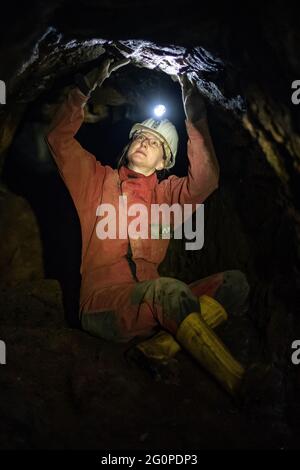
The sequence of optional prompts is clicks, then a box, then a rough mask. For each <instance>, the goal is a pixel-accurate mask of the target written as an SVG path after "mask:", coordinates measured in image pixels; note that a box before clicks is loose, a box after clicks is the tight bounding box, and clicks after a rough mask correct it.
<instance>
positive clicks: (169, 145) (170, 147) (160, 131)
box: [129, 118, 178, 169]
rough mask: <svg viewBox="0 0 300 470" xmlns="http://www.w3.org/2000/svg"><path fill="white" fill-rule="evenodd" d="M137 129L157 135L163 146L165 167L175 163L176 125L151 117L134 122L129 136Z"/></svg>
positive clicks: (176, 145) (170, 166) (166, 120)
mask: <svg viewBox="0 0 300 470" xmlns="http://www.w3.org/2000/svg"><path fill="white" fill-rule="evenodd" d="M137 131H146V132H150V133H151V134H153V135H155V136H156V137H158V138H159V139H160V140H161V141H162V143H163V146H164V149H165V153H166V156H167V164H166V167H165V168H167V169H169V168H172V166H174V165H175V158H176V154H177V147H178V134H177V131H176V127H175V126H174V124H172V123H171V122H170V121H168V119H163V120H156V119H153V118H150V119H146V121H143V122H141V123H139V122H138V123H136V124H134V125H133V127H132V128H131V131H130V133H129V138H130V139H131V137H132V136H133V134H134V133H135V132H137Z"/></svg>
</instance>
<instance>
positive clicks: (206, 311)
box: [199, 295, 228, 328]
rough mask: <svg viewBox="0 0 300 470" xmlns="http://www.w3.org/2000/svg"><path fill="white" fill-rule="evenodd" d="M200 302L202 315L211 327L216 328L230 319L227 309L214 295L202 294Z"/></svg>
mask: <svg viewBox="0 0 300 470" xmlns="http://www.w3.org/2000/svg"><path fill="white" fill-rule="evenodd" d="M199 304H200V311H201V316H202V318H203V320H204V321H205V322H206V323H207V324H208V326H210V328H216V327H217V326H219V325H221V324H222V323H224V322H225V321H226V320H228V315H227V313H226V310H225V309H224V307H223V306H222V305H221V304H220V303H219V302H218V301H217V300H216V299H214V298H213V297H209V296H208V295H201V297H199Z"/></svg>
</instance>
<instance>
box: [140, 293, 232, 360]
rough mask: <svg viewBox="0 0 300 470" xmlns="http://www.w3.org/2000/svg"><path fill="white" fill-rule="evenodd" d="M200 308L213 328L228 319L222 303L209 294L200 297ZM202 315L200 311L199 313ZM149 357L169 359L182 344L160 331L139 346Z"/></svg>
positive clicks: (204, 317) (204, 318)
mask: <svg viewBox="0 0 300 470" xmlns="http://www.w3.org/2000/svg"><path fill="white" fill-rule="evenodd" d="M199 304H200V310H201V315H202V318H203V320H204V321H205V322H206V323H207V324H208V326H210V327H211V328H216V327H217V326H218V325H220V324H221V323H224V321H226V320H227V318H228V315H227V313H226V311H225V309H224V308H223V307H222V305H221V304H220V303H219V302H217V301H216V300H215V299H213V298H212V297H209V296H208V295H202V296H201V297H199ZM198 315H200V313H198ZM135 347H136V348H137V349H139V351H141V352H142V354H144V355H145V356H147V357H148V358H149V359H154V360H161V361H165V362H166V361H168V360H169V359H170V358H172V357H174V356H175V354H176V353H177V352H178V351H180V349H181V346H180V345H179V344H178V342H177V341H176V339H175V338H174V336H172V335H171V334H170V333H168V332H167V331H164V330H162V331H160V332H159V333H157V334H156V335H155V336H153V337H152V338H150V339H147V340H145V341H143V342H141V343H139V344H138V345H137V346H135Z"/></svg>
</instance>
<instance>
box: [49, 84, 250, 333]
mask: <svg viewBox="0 0 300 470" xmlns="http://www.w3.org/2000/svg"><path fill="white" fill-rule="evenodd" d="M87 100H88V97H86V96H84V95H83V94H82V93H81V92H80V90H79V89H78V88H77V87H74V88H72V89H71V91H70V92H69V93H68V96H67V98H66V99H65V101H64V102H63V103H62V104H61V105H60V107H59V109H58V110H57V112H56V114H55V116H54V119H53V121H52V123H51V125H50V128H49V131H48V132H47V143H48V145H49V148H50V151H51V153H52V155H53V157H54V159H55V161H56V164H57V166H58V170H59V172H60V175H61V177H62V179H63V181H64V182H65V184H66V186H67V188H68V190H69V192H70V194H71V196H72V199H73V202H74V204H75V207H76V209H77V212H78V215H79V219H80V224H81V234H82V258H81V268H80V272H81V279H82V280H81V290H80V312H79V314H80V318H81V324H82V326H83V329H84V330H86V331H88V332H89V333H91V334H94V335H97V336H99V337H101V338H104V339H107V340H110V341H119V342H123V341H129V340H131V339H132V338H134V337H136V336H139V337H148V336H151V335H153V334H154V333H155V332H156V331H157V329H159V328H163V329H165V330H167V331H168V332H170V333H172V334H173V335H175V334H176V331H177V329H178V326H179V325H180V323H181V322H182V321H183V319H184V318H185V317H186V316H187V315H189V314H190V313H191V312H195V311H198V312H199V308H200V307H199V302H198V297H199V296H200V295H203V294H206V295H209V296H211V297H214V298H216V300H218V301H219V302H220V303H221V304H222V305H223V307H224V308H225V309H226V310H227V311H228V313H229V314H234V313H237V314H240V313H243V312H244V311H245V309H246V308H247V298H248V293H249V285H248V283H247V279H246V277H245V275H244V274H243V273H242V272H241V271H238V270H230V271H224V272H220V273H216V274H214V275H211V276H209V277H207V278H205V279H200V280H198V281H195V282H193V283H192V284H190V285H187V284H185V283H184V282H181V281H179V280H177V279H174V278H170V277H160V276H159V274H158V271H157V268H158V266H159V264H160V263H161V262H162V261H163V259H164V257H165V255H166V251H167V248H168V244H169V239H151V238H149V239H142V238H139V239H132V238H129V237H128V234H127V239H125V238H124V239H121V238H116V239H110V238H106V239H104V240H103V239H99V237H98V236H97V234H96V226H97V222H98V220H99V217H98V216H97V214H96V210H97V207H98V206H99V205H100V204H103V203H110V204H112V205H113V206H114V207H115V209H116V213H117V220H118V207H119V196H120V195H122V194H123V195H124V194H125V195H126V196H127V198H128V207H129V206H130V205H131V204H134V203H143V204H145V205H146V206H147V208H150V204H151V203H156V204H162V203H167V204H168V205H171V204H173V203H179V204H181V205H183V204H191V203H192V204H194V205H195V204H200V203H203V201H204V200H205V199H206V198H207V197H208V196H209V195H210V194H211V193H212V192H213V191H214V190H215V189H216V188H217V186H218V177H217V175H216V170H215V168H214V166H213V165H212V162H211V160H210V158H209V153H208V151H207V148H206V146H205V136H204V135H202V134H201V133H200V131H199V130H198V129H197V128H196V127H195V126H194V125H193V124H192V123H191V122H189V121H188V120H186V121H185V124H186V130H187V133H188V144H187V155H188V159H189V168H188V175H187V176H186V177H177V176H175V175H171V176H169V177H168V178H167V179H165V180H163V181H161V182H159V181H158V179H157V175H156V173H153V174H152V175H150V176H144V175H143V174H140V173H137V172H135V171H133V170H130V169H128V168H127V167H125V166H122V167H121V168H120V170H117V169H113V168H111V167H110V166H108V165H105V166H104V165H102V164H101V163H100V162H99V161H97V160H96V158H95V156H94V155H92V154H91V153H89V152H88V151H86V150H85V149H84V148H82V146H81V145H80V144H79V142H78V141H77V140H76V139H75V135H76V133H77V131H78V130H79V128H80V126H81V124H82V122H83V120H84V106H85V104H86V102H87ZM193 207H195V206H193ZM117 233H118V232H117Z"/></svg>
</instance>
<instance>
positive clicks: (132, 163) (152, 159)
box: [127, 131, 164, 176]
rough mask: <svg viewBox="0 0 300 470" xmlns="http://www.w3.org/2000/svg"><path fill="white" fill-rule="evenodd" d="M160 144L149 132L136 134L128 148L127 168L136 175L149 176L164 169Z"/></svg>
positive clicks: (161, 145)
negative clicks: (135, 172)
mask: <svg viewBox="0 0 300 470" xmlns="http://www.w3.org/2000/svg"><path fill="white" fill-rule="evenodd" d="M163 156H164V150H163V144H162V142H161V141H160V140H159V139H158V138H157V137H156V136H154V135H153V134H151V133H150V132H144V131H142V132H136V133H135V135H134V137H133V141H132V143H131V145H130V147H129V148H128V151H127V158H128V167H129V168H130V169H132V170H134V171H137V172H138V173H143V174H144V175H146V176H147V175H151V174H152V173H154V171H155V170H162V169H163V168H164V159H163Z"/></svg>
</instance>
